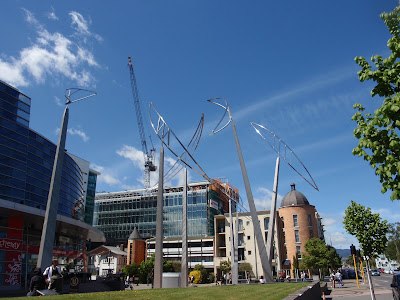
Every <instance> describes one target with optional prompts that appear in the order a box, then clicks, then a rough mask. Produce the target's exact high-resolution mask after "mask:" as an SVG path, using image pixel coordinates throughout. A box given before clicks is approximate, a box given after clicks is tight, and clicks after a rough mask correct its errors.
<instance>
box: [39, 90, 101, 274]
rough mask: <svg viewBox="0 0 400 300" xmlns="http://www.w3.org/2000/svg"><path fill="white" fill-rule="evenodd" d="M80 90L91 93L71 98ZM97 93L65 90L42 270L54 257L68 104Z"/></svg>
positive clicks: (41, 254)
mask: <svg viewBox="0 0 400 300" xmlns="http://www.w3.org/2000/svg"><path fill="white" fill-rule="evenodd" d="M80 91H85V92H89V93H91V94H89V95H87V96H84V97H81V98H79V99H75V100H71V96H73V95H74V94H75V93H77V92H80ZM95 95H96V93H95V92H92V91H88V90H83V89H78V88H70V89H67V90H66V91H65V97H66V98H67V101H66V103H65V105H66V107H65V110H64V114H63V117H62V121H61V127H60V134H59V137H58V144H57V149H56V154H55V157H54V164H53V173H52V175H51V181H50V189H49V195H48V198H47V206H46V214H45V217H44V223H43V230H42V236H41V239H40V248H39V256H38V260H37V265H36V266H37V267H38V268H41V269H42V270H44V269H45V268H46V267H48V266H50V265H51V261H52V259H53V247H54V236H55V232H56V222H57V210H58V199H59V196H60V186H61V175H62V167H63V164H64V154H65V141H66V137H67V127H68V118H69V109H68V105H69V104H71V103H74V102H77V101H81V100H83V99H86V98H89V97H92V96H95Z"/></svg>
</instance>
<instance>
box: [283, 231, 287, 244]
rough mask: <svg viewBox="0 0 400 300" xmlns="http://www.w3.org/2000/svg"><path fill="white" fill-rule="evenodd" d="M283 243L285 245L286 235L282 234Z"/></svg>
mask: <svg viewBox="0 0 400 300" xmlns="http://www.w3.org/2000/svg"><path fill="white" fill-rule="evenodd" d="M283 242H284V243H285V244H286V234H285V232H283Z"/></svg>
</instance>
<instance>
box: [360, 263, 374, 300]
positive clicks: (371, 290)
mask: <svg viewBox="0 0 400 300" xmlns="http://www.w3.org/2000/svg"><path fill="white" fill-rule="evenodd" d="M365 258H366V259H365V261H366V263H367V274H368V283H369V292H370V293H371V299H372V300H375V299H376V298H375V292H374V285H373V284H372V279H371V274H370V272H369V270H370V264H369V256H365ZM361 268H362V265H361ZM356 273H357V268H356Z"/></svg>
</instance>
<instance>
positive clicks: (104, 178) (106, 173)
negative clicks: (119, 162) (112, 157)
mask: <svg viewBox="0 0 400 300" xmlns="http://www.w3.org/2000/svg"><path fill="white" fill-rule="evenodd" d="M90 168H92V169H93V170H96V171H99V172H100V173H101V175H99V176H98V177H97V178H98V181H100V182H105V183H107V184H109V185H119V184H121V182H120V181H119V180H118V179H117V178H116V177H115V175H114V174H113V171H111V170H110V169H108V168H105V167H102V166H99V165H97V164H95V163H91V164H90Z"/></svg>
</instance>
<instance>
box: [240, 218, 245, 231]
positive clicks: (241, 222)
mask: <svg viewBox="0 0 400 300" xmlns="http://www.w3.org/2000/svg"><path fill="white" fill-rule="evenodd" d="M243 230H244V228H243V220H240V219H239V231H243Z"/></svg>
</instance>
